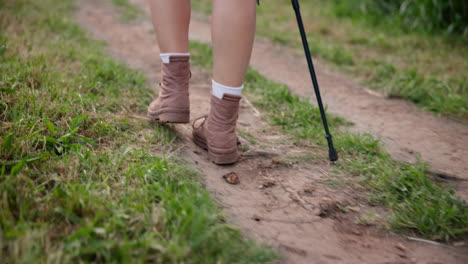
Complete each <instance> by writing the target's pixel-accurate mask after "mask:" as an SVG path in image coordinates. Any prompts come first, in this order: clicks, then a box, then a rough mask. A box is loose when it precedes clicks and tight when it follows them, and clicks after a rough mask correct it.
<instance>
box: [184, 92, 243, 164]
mask: <svg viewBox="0 0 468 264" xmlns="http://www.w3.org/2000/svg"><path fill="white" fill-rule="evenodd" d="M240 100H241V97H240V96H238V95H230V94H224V96H223V99H219V98H218V97H216V96H214V95H212V96H211V109H210V114H209V115H208V117H206V116H204V117H201V118H198V119H197V120H195V121H194V122H193V133H192V134H193V142H195V144H197V146H199V147H201V148H203V149H205V150H208V158H209V159H210V160H211V161H213V162H214V163H216V164H219V165H222V164H232V163H235V162H237V161H238V160H239V156H240V154H239V152H238V140H237V135H236V124H237V118H238V116H239V102H240ZM201 119H203V121H201V122H197V121H198V120H201Z"/></svg>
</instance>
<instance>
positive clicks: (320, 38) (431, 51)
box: [192, 0, 468, 121]
mask: <svg viewBox="0 0 468 264" xmlns="http://www.w3.org/2000/svg"><path fill="white" fill-rule="evenodd" d="M356 1H357V0H356ZM356 1H339V2H340V3H342V5H345V6H347V7H349V6H355V5H352V4H351V3H348V2H353V3H355V2H356ZM345 2H346V3H345ZM367 2H368V1H367ZM372 2H373V1H372ZM336 3H337V2H335V1H320V0H311V1H301V10H302V14H303V19H304V24H305V26H306V30H307V35H308V37H309V43H310V46H311V47H310V48H311V51H312V55H313V56H318V57H320V58H322V59H324V60H326V61H328V62H329V63H331V64H332V65H334V67H336V68H337V69H339V70H342V71H344V72H346V73H350V74H352V75H354V76H356V77H358V79H359V80H361V81H362V82H363V83H365V84H367V85H369V86H370V87H372V88H375V89H378V90H380V91H383V92H384V93H386V94H387V95H388V96H391V97H401V98H404V99H406V100H409V101H412V102H414V103H416V104H417V105H418V106H420V107H421V108H423V109H426V110H428V111H432V112H434V113H437V114H443V115H446V116H450V117H453V118H457V119H461V120H463V121H466V120H467V118H468V77H467V76H468V75H467V73H468V36H460V35H445V34H438V33H433V34H429V33H423V32H420V31H419V30H417V31H414V30H413V31H412V30H409V31H408V30H405V29H408V27H406V26H401V27H398V26H397V25H395V23H396V22H395V23H394V24H391V25H390V24H389V23H373V22H370V20H366V19H364V18H362V16H361V15H359V14H354V13H353V16H344V15H343V16H338V15H337V13H338V10H337V9H339V7H338V6H337V4H336ZM192 5H193V7H194V9H195V10H197V11H199V12H203V13H209V12H210V9H211V1H209V0H200V1H194V2H193V3H192ZM341 8H342V9H343V8H344V7H341ZM381 17H382V16H379V18H381ZM389 17H390V18H389V19H393V20H395V18H392V16H389ZM383 20H384V19H383V18H382V19H381V21H383ZM257 25H258V27H257V31H258V34H259V35H260V36H263V37H266V38H269V39H272V40H273V41H276V42H278V43H281V44H284V45H288V46H290V47H292V48H294V49H295V50H296V51H297V52H298V53H300V52H301V51H302V50H301V49H302V46H301V42H300V37H299V33H298V30H297V25H296V21H295V16H294V12H293V10H292V8H291V1H290V0H278V1H275V4H274V5H272V4H270V3H266V2H265V3H262V4H261V5H260V6H259V8H258V18H257Z"/></svg>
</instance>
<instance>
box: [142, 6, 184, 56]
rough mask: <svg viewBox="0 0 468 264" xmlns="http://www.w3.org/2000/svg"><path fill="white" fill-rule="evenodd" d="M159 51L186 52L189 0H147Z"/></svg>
mask: <svg viewBox="0 0 468 264" xmlns="http://www.w3.org/2000/svg"><path fill="white" fill-rule="evenodd" d="M149 2H150V7H151V14H152V16H153V25H154V29H155V30H156V36H157V38H158V44H159V50H160V52H161V53H187V52H188V49H189V48H188V31H189V23H190V0H149Z"/></svg>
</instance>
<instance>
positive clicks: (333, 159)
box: [328, 148, 338, 162]
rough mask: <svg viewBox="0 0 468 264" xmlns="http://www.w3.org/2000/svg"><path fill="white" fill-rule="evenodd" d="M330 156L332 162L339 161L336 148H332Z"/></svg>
mask: <svg viewBox="0 0 468 264" xmlns="http://www.w3.org/2000/svg"><path fill="white" fill-rule="evenodd" d="M328 155H329V157H330V161H333V162H334V161H337V160H338V153H337V152H336V149H335V148H330V150H329V152H328Z"/></svg>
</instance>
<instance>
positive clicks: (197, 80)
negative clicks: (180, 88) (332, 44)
mask: <svg viewBox="0 0 468 264" xmlns="http://www.w3.org/2000/svg"><path fill="white" fill-rule="evenodd" d="M135 2H136V3H137V4H138V5H141V6H142V7H144V8H146V7H145V6H144V3H146V1H144V0H138V1H135ZM77 5H78V10H77V19H78V21H79V22H80V23H81V24H82V25H83V26H84V27H85V28H86V29H88V30H89V31H90V32H91V33H92V35H93V36H94V37H95V38H97V39H102V40H105V41H106V42H107V43H108V45H109V51H110V52H111V54H112V55H113V56H115V57H116V58H118V59H120V60H121V61H124V62H125V63H126V64H128V65H129V66H130V67H133V68H136V69H139V70H141V71H142V72H143V73H144V74H146V76H147V77H148V80H149V81H150V83H151V84H152V85H154V84H156V83H157V82H158V80H159V71H160V64H159V63H160V60H159V58H158V49H157V46H156V44H155V36H154V34H153V33H152V32H153V31H152V26H151V23H150V21H149V20H148V19H144V20H141V21H136V22H131V23H123V22H121V21H119V15H118V13H117V12H116V10H115V8H113V6H111V5H110V4H108V3H107V2H106V1H93V0H77ZM145 10H146V9H145ZM195 25H198V26H195V27H206V26H207V25H206V24H199V23H195ZM192 29H193V27H192ZM207 30H208V29H207V28H204V29H203V30H202V29H201V28H197V30H195V32H201V31H203V32H207ZM256 52H258V48H257V51H256ZM265 52H266V51H265ZM266 53H268V52H266ZM272 54H275V53H271V54H269V55H268V56H269V58H272V57H274V56H273V55H272ZM265 56H266V55H265ZM257 57H258V53H256V55H255V57H254V66H258V64H257V63H258V59H256V58H257ZM276 63H279V65H280V64H281V63H282V62H278V61H272V64H276ZM279 67H286V66H285V65H280V66H279ZM296 67H299V66H298V65H296ZM192 71H193V78H192V81H191V105H192V109H191V111H192V113H191V114H192V116H191V117H192V119H193V118H196V117H198V116H201V115H203V114H206V113H207V112H208V107H209V95H210V85H209V83H210V82H209V80H210V76H209V74H208V73H207V72H204V71H201V70H200V69H197V68H193V69H192ZM265 71H267V69H266V70H265ZM294 74H296V73H294ZM320 74H321V75H322V74H325V75H326V74H328V73H322V72H320ZM267 75H268V74H267ZM268 76H269V75H268ZM290 77H291V76H290ZM321 79H325V77H322V78H321ZM324 87H327V82H324ZM329 96H330V95H327V98H329ZM136 114H138V115H144V114H145V113H136ZM260 115H261V113H260ZM173 128H174V130H175V131H176V132H177V133H178V135H179V137H180V142H178V144H179V145H178V146H179V147H180V150H179V151H180V153H181V154H182V155H183V156H184V158H185V159H187V160H188V161H189V162H190V163H191V164H193V166H194V167H196V168H198V169H199V170H200V171H202V173H203V175H204V176H205V177H204V179H205V182H206V185H207V187H208V189H209V190H210V191H211V192H212V194H213V196H214V197H215V198H217V199H218V200H219V202H220V205H221V206H222V207H223V208H224V210H225V211H226V213H227V215H228V216H229V218H230V220H231V221H232V222H233V223H235V224H237V225H239V226H240V228H241V229H242V230H243V231H244V232H245V234H248V235H249V236H250V237H252V238H254V239H257V240H260V241H263V242H266V243H268V244H270V245H272V246H274V247H277V248H279V249H280V250H281V252H282V253H283V254H284V255H285V259H284V260H283V261H284V262H285V263H466V260H467V259H468V253H467V252H468V250H467V247H466V246H462V247H452V246H448V245H430V244H427V243H420V242H413V241H409V240H407V239H405V238H403V237H401V236H399V235H395V234H392V233H391V232H389V231H388V230H387V229H386V228H385V226H381V223H382V221H375V222H374V225H373V226H364V225H359V224H357V222H358V219H359V218H360V217H361V218H362V216H363V214H362V213H363V212H369V211H374V212H377V213H379V214H381V215H382V214H385V210H383V209H381V208H370V207H369V206H368V205H367V203H366V201H365V197H366V195H365V193H364V192H362V191H360V190H359V189H351V188H347V187H346V188H345V187H343V188H331V187H329V186H328V185H327V184H326V183H327V181H329V180H330V177H329V171H330V170H331V169H332V165H330V164H329V163H328V162H327V161H326V160H325V159H324V157H325V156H326V155H324V153H320V152H321V151H322V150H320V149H319V148H316V147H314V146H303V145H292V144H290V143H289V142H291V141H290V140H288V138H287V137H286V136H285V135H283V134H281V133H280V132H279V131H277V130H275V129H274V128H272V127H269V126H268V125H267V124H266V123H265V122H264V121H263V120H262V119H261V118H260V117H259V115H258V113H257V111H256V110H255V109H253V108H252V107H251V105H250V104H248V103H247V100H243V103H242V105H241V113H240V119H239V128H240V130H241V131H243V133H241V135H242V134H244V135H246V136H245V137H241V141H242V144H243V148H244V149H246V152H245V153H244V155H243V157H242V159H241V161H240V162H239V163H238V164H236V165H234V166H224V167H220V166H216V165H214V164H212V163H210V162H208V161H207V159H206V156H207V155H206V152H204V151H202V150H200V149H199V148H197V147H196V146H195V145H194V144H193V143H192V142H191V140H190V137H191V136H190V134H191V127H190V125H177V126H173ZM249 134H250V135H252V136H253V138H255V141H256V142H255V143H253V142H249V140H248V139H249V136H247V135H249ZM307 153H318V155H317V158H316V159H315V160H314V161H313V162H308V163H304V162H293V161H291V160H290V159H287V158H286V157H288V156H298V155H304V154H307ZM233 171H234V172H236V173H237V175H238V177H239V179H240V183H239V184H236V185H232V184H229V183H227V182H226V181H225V179H223V177H222V176H223V175H226V174H228V173H230V172H233ZM340 180H346V179H345V178H344V179H340ZM344 207H347V208H348V210H347V212H346V213H345V212H343V210H341V209H340V208H344ZM371 224H372V221H371Z"/></svg>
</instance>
